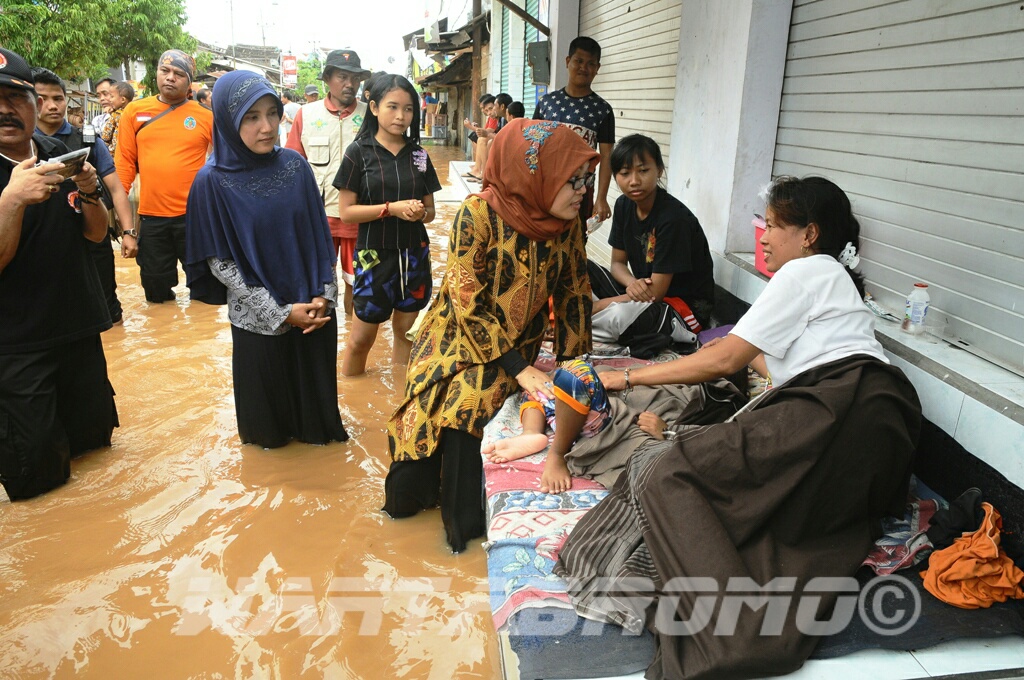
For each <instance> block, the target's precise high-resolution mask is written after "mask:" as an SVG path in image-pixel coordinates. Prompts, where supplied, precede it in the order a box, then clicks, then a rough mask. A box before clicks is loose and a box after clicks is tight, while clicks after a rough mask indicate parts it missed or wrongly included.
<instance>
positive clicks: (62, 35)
mask: <svg viewBox="0 0 1024 680" xmlns="http://www.w3.org/2000/svg"><path fill="white" fill-rule="evenodd" d="M186 18H187V16H186V12H185V0H46V1H42V0H3V2H2V4H0V45H2V46H4V47H6V48H8V49H11V50H14V51H15V52H17V53H19V54H21V55H22V56H23V57H25V59H26V60H27V61H28V62H29V63H30V64H32V65H33V66H45V67H46V68H48V69H50V70H51V71H54V72H56V73H57V74H59V75H61V76H62V77H64V78H67V79H70V80H78V79H81V78H85V77H88V76H93V75H95V74H96V73H97V72H103V71H106V69H107V68H109V67H111V66H119V65H124V66H126V67H128V66H130V65H131V63H132V62H134V61H136V60H138V61H141V62H142V63H144V64H146V65H147V67H148V68H147V71H148V72H149V73H150V74H152V73H153V71H155V69H154V68H153V65H154V64H156V60H157V59H158V58H159V56H160V54H161V53H162V52H163V51H164V50H167V49H170V48H177V49H181V50H184V51H186V52H189V53H191V52H192V51H193V50H194V49H195V46H196V41H195V39H194V38H193V37H192V36H190V35H189V34H188V33H186V32H185V31H184V30H182V26H184V24H185V20H186ZM151 79H152V76H151V75H150V77H149V78H148V80H151ZM150 86H152V83H150Z"/></svg>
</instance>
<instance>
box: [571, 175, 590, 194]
mask: <svg viewBox="0 0 1024 680" xmlns="http://www.w3.org/2000/svg"><path fill="white" fill-rule="evenodd" d="M567 184H568V185H569V186H571V187H572V190H573V191H579V190H580V189H582V188H583V187H586V188H587V189H591V188H593V186H594V173H592V172H588V173H586V174H585V175H581V176H578V177H573V178H572V179H570V180H569V181H568V182H567Z"/></svg>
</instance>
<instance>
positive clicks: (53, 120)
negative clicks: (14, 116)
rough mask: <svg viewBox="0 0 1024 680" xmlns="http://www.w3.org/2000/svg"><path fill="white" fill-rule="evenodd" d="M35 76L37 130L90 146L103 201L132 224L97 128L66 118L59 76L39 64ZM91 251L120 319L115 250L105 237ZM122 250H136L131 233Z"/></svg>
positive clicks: (71, 145)
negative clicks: (102, 190) (81, 128)
mask: <svg viewBox="0 0 1024 680" xmlns="http://www.w3.org/2000/svg"><path fill="white" fill-rule="evenodd" d="M32 76H33V78H34V80H35V85H36V96H37V97H38V108H39V119H38V120H37V121H36V132H39V133H42V134H44V135H46V136H48V137H53V138H54V139H57V140H60V142H62V143H63V144H64V146H66V147H67V148H68V151H78V150H79V149H82V148H85V147H89V161H90V163H92V165H93V167H95V168H96V172H97V174H98V175H99V177H100V182H102V183H103V189H104V190H105V194H106V195H105V196H104V197H103V202H104V205H106V206H107V210H108V211H109V210H111V209H112V210H113V211H114V212H116V213H117V216H118V218H119V219H120V221H121V224H128V225H131V223H132V221H131V220H132V206H131V204H130V203H129V202H128V194H126V193H125V191H124V189H122V188H121V182H120V180H119V179H118V177H117V172H116V171H115V170H114V159H113V158H111V157H110V152H109V151H108V150H107V145H106V144H104V143H103V140H102V139H99V138H98V137H97V136H96V132H95V129H91V128H87V129H86V130H85V131H83V130H79V129H78V128H76V127H74V126H73V125H71V123H69V122H68V121H67V120H66V119H65V115H66V114H67V110H68V98H67V86H66V85H65V84H64V81H63V80H62V79H61V78H60V76H58V75H57V74H56V73H54V72H53V71H51V70H49V69H45V68H40V67H36V68H34V69H32ZM108 227H109V220H108ZM108 231H109V229H108ZM89 253H90V254H91V255H92V259H93V262H94V263H95V265H96V272H97V273H98V274H99V275H100V285H101V286H102V287H103V298H104V300H105V301H106V303H107V310H108V311H109V312H110V320H111V321H112V322H113V323H115V324H118V323H121V321H122V309H121V301H120V300H118V299H117V280H116V279H115V277H114V251H113V249H112V248H111V247H110V242H109V241H107V240H104V241H102V242H100V243H95V244H94V243H90V244H89ZM121 254H122V255H123V256H124V257H129V256H134V254H135V239H134V238H132V237H131V236H130V235H129V236H125V238H124V239H123V242H122V244H121Z"/></svg>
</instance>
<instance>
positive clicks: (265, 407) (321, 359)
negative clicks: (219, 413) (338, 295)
mask: <svg viewBox="0 0 1024 680" xmlns="http://www.w3.org/2000/svg"><path fill="white" fill-rule="evenodd" d="M231 340H232V343H233V347H232V359H231V365H232V376H233V379H234V392H235V416H236V418H237V419H238V436H239V437H240V438H241V440H242V443H243V444H257V445H259V446H262V447H263V448H266V449H274V448H277V447H279V446H284V445H285V444H287V443H288V442H289V441H291V440H292V439H298V440H299V441H301V442H307V443H309V444H327V443H328V442H332V441H338V442H343V441H348V433H347V432H345V426H344V425H342V422H341V413H340V412H339V411H338V318H337V314H335V313H332V314H331V320H330V321H328V322H327V323H326V324H324V327H323V328H321V329H319V330H315V331H313V332H312V333H308V334H307V333H303V332H302V331H301V330H299V329H298V328H292V329H291V330H289V331H288V332H287V333H285V334H283V335H259V334H257V333H252V332H250V331H246V330H243V329H241V328H238V327H236V326H232V327H231Z"/></svg>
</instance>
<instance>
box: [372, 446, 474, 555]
mask: <svg viewBox="0 0 1024 680" xmlns="http://www.w3.org/2000/svg"><path fill="white" fill-rule="evenodd" d="M483 472H484V467H483V460H482V459H481V458H480V440H479V439H477V438H476V437H474V436H473V435H471V434H469V433H467V432H462V431H461V430H452V429H449V428H444V429H443V430H442V431H441V438H440V440H439V442H438V447H437V451H435V452H434V454H433V455H432V456H429V457H427V458H421V459H419V460H402V461H394V462H393V463H391V468H390V469H389V470H388V476H387V477H386V478H385V479H384V496H385V498H384V507H383V508H382V510H384V512H386V513H388V515H390V516H391V517H392V518H393V519H399V518H401V517H410V516H412V515H415V514H416V513H418V512H419V511H420V510H424V509H426V508H432V507H434V506H435V505H437V503H438V498H439V497H440V501H441V521H442V523H444V531H445V536H446V538H447V540H448V545H450V546H451V548H452V552H455V553H460V552H462V551H463V550H465V549H466V542H467V541H468V540H470V539H472V538H476V537H478V536H483V535H484V534H485V533H487V526H486V520H485V518H484V499H483Z"/></svg>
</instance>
